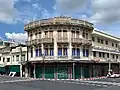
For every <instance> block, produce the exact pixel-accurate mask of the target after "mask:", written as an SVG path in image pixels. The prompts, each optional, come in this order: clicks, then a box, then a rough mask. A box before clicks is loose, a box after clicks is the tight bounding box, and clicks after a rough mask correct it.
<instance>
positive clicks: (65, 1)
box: [53, 0, 88, 14]
mask: <svg viewBox="0 0 120 90" xmlns="http://www.w3.org/2000/svg"><path fill="white" fill-rule="evenodd" d="M87 2H88V0H75V1H74V0H56V4H55V6H54V7H53V8H54V9H56V10H57V11H60V12H61V13H65V14H66V13H67V14H70V13H76V12H80V11H84V10H85V6H86V4H87Z"/></svg>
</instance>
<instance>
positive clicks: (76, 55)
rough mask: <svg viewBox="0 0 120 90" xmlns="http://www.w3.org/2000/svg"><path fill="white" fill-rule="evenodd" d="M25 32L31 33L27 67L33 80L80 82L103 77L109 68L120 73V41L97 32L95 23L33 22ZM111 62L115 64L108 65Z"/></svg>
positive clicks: (58, 19)
mask: <svg viewBox="0 0 120 90" xmlns="http://www.w3.org/2000/svg"><path fill="white" fill-rule="evenodd" d="M24 30H25V31H26V32H27V33H28V41H27V42H26V43H27V46H28V61H27V64H26V65H27V66H28V75H29V76H31V77H35V78H50V79H53V78H56V79H72V78H76V79H77V78H89V77H96V76H104V75H106V74H107V72H108V68H109V67H110V66H111V68H113V69H115V70H116V72H118V71H119V70H118V69H119V63H118V62H119V57H120V56H119V54H120V52H119V50H118V48H119V41H120V39H119V38H117V37H114V36H111V35H109V34H106V33H103V32H100V31H97V30H94V26H93V24H92V23H89V22H87V21H83V20H78V19H73V18H71V17H64V16H60V17H54V18H48V19H42V20H38V21H34V22H30V23H29V24H27V25H25V27H24ZM111 42H112V43H113V44H114V47H113V44H112V43H111ZM106 43H107V44H106ZM104 44H105V45H104ZM110 44H112V46H110ZM108 46H109V47H108ZM105 47H106V48H105ZM107 49H108V50H107ZM109 49H111V50H112V51H110V50H109ZM108 55H109V57H108ZM111 55H114V56H112V58H113V57H114V59H111ZM108 59H110V60H112V61H113V63H112V62H110V65H109V63H108ZM114 60H117V61H114Z"/></svg>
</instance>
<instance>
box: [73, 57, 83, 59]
mask: <svg viewBox="0 0 120 90" xmlns="http://www.w3.org/2000/svg"><path fill="white" fill-rule="evenodd" d="M80 58H81V57H80V56H72V59H80Z"/></svg>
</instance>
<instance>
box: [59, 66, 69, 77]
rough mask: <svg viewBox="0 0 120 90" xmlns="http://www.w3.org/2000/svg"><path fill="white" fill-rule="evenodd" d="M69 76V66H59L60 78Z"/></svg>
mask: <svg viewBox="0 0 120 90" xmlns="http://www.w3.org/2000/svg"><path fill="white" fill-rule="evenodd" d="M67 78H68V68H67V66H58V79H67Z"/></svg>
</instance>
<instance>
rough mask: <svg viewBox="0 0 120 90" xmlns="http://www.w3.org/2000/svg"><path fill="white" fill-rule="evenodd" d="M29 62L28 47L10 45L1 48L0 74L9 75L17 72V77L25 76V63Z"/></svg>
mask: <svg viewBox="0 0 120 90" xmlns="http://www.w3.org/2000/svg"><path fill="white" fill-rule="evenodd" d="M25 61H27V47H26V45H22V44H21V45H14V44H9V45H8V46H4V47H2V48H0V65H1V66H0V73H1V74H7V75H9V74H10V72H16V75H17V76H21V77H22V76H23V74H24V73H23V72H25V69H24V68H25V67H24V65H23V62H25Z"/></svg>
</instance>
